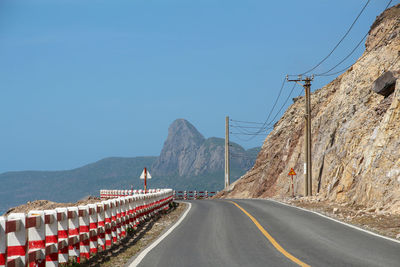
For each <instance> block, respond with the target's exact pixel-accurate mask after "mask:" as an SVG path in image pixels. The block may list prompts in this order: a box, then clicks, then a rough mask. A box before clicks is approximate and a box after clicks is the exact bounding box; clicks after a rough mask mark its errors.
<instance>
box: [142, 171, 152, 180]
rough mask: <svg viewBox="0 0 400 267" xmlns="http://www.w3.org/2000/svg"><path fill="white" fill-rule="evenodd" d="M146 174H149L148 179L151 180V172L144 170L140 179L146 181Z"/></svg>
mask: <svg viewBox="0 0 400 267" xmlns="http://www.w3.org/2000/svg"><path fill="white" fill-rule="evenodd" d="M145 172H146V173H147V176H146V178H147V179H151V175H150V173H149V171H147V170H143V172H142V174H141V175H140V179H144V175H145Z"/></svg>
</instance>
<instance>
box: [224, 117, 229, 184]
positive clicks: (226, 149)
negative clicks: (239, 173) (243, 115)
mask: <svg viewBox="0 0 400 267" xmlns="http://www.w3.org/2000/svg"><path fill="white" fill-rule="evenodd" d="M229 183H230V182H229V116H226V118H225V188H227V187H228V186H229Z"/></svg>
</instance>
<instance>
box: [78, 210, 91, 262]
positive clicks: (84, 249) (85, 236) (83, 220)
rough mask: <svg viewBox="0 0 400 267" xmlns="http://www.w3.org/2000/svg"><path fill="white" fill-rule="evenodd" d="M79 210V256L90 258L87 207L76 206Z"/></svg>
mask: <svg viewBox="0 0 400 267" xmlns="http://www.w3.org/2000/svg"><path fill="white" fill-rule="evenodd" d="M78 211H79V237H80V242H79V250H80V257H81V258H86V259H89V258H90V249H89V247H90V239H89V207H88V206H78Z"/></svg>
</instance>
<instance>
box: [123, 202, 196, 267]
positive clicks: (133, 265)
mask: <svg viewBox="0 0 400 267" xmlns="http://www.w3.org/2000/svg"><path fill="white" fill-rule="evenodd" d="M186 204H189V207H188V208H186V211H185V213H184V214H183V215H182V216H181V218H180V219H179V220H178V221H177V222H176V223H175V224H174V225H173V226H172V227H171V228H169V229H168V231H166V232H165V233H164V234H163V235H162V236H160V237H159V238H158V239H157V240H156V241H154V242H153V243H152V244H151V245H150V246H148V247H147V248H146V249H145V250H143V251H142V252H141V253H140V254H139V255H138V256H137V257H136V258H135V260H134V261H133V262H132V263H131V264H129V267H136V266H137V265H138V264H139V263H140V262H141V261H142V260H143V258H144V257H146V255H147V253H149V252H150V251H151V250H152V249H153V248H155V247H156V246H157V245H158V244H159V243H160V242H161V241H162V240H163V239H164V238H166V237H167V236H168V235H169V234H170V233H171V232H172V231H173V230H174V229H175V228H176V227H177V226H178V225H179V224H180V223H181V222H182V221H183V219H185V217H186V215H187V214H188V213H189V210H190V209H191V208H192V204H191V203H189V202H186Z"/></svg>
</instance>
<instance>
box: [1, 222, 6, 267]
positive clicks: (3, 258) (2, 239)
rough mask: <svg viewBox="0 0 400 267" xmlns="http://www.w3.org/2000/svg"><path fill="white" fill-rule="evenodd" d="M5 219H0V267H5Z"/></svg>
mask: <svg viewBox="0 0 400 267" xmlns="http://www.w3.org/2000/svg"><path fill="white" fill-rule="evenodd" d="M6 261H7V258H6V218H4V217H0V267H3V266H6Z"/></svg>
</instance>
